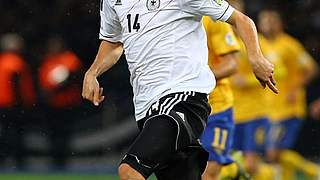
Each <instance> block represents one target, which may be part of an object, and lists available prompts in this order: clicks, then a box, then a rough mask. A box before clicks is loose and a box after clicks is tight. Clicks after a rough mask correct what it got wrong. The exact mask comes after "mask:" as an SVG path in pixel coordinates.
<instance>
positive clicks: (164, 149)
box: [121, 91, 211, 180]
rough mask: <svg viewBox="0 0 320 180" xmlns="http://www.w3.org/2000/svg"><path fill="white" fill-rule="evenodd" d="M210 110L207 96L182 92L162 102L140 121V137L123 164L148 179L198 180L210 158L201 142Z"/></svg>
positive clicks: (154, 105) (153, 106)
mask: <svg viewBox="0 0 320 180" xmlns="http://www.w3.org/2000/svg"><path fill="white" fill-rule="evenodd" d="M210 110H211V109H210V106H209V105H208V99H207V95H206V94H202V93H197V92H191V91H189V92H179V93H173V94H169V95H167V96H164V97H162V98H160V100H159V101H157V102H155V103H154V104H153V105H152V106H151V107H150V109H149V110H148V111H147V115H146V117H145V118H143V119H142V120H139V121H138V126H139V129H140V134H139V135H138V137H137V138H136V140H135V141H134V142H133V144H132V145H131V147H130V149H129V151H128V153H127V154H126V155H125V156H124V158H123V159H122V162H121V163H126V164H128V165H130V166H131V167H132V168H134V169H135V170H137V171H138V172H139V173H140V174H141V175H143V176H144V177H145V178H148V177H149V176H150V175H151V174H152V173H155V175H156V176H157V179H158V180H197V179H199V180H200V179H201V174H202V172H203V171H204V169H205V167H206V162H207V158H208V154H207V152H206V151H204V150H203V149H202V148H201V146H200V144H199V138H200V136H201V134H202V132H203V130H204V128H205V125H206V122H207V118H208V115H209V113H210Z"/></svg>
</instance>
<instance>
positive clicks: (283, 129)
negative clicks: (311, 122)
mask: <svg viewBox="0 0 320 180" xmlns="http://www.w3.org/2000/svg"><path fill="white" fill-rule="evenodd" d="M279 126H280V133H279V137H278V138H277V147H278V148H280V149H290V148H292V147H293V146H294V145H295V142H296V139H297V136H298V135H299V132H300V129H301V126H302V120H301V119H298V118H290V119H288V120H285V121H282V122H280V125H279Z"/></svg>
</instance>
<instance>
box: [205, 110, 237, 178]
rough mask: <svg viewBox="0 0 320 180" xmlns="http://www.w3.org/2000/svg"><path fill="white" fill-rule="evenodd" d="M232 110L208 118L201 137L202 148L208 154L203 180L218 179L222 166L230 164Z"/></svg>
mask: <svg viewBox="0 0 320 180" xmlns="http://www.w3.org/2000/svg"><path fill="white" fill-rule="evenodd" d="M232 117H233V114H232V109H228V110H226V111H224V112H221V113H217V114H213V115H211V116H209V118H208V123H207V126H206V129H205V131H204V132H203V134H202V137H201V145H202V147H203V148H204V149H205V150H206V151H208V152H209V158H208V165H207V168H206V170H205V173H204V174H203V179H204V180H214V179H218V178H219V174H220V170H221V168H222V166H223V165H227V164H231V163H232V162H233V160H232V159H231V157H230V150H231V146H232V139H233V131H234V124H233V118H232Z"/></svg>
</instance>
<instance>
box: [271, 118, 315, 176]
mask: <svg viewBox="0 0 320 180" xmlns="http://www.w3.org/2000/svg"><path fill="white" fill-rule="evenodd" d="M301 125H302V120H300V119H298V118H291V119H288V120H286V121H283V122H281V123H280V134H279V137H278V141H277V149H276V151H275V155H274V156H275V157H276V158H275V159H276V160H278V162H279V163H280V165H281V168H282V172H283V173H285V174H287V175H286V176H284V174H283V176H284V177H286V178H287V179H289V178H293V177H292V176H289V175H288V174H294V173H289V172H294V171H295V170H299V171H301V172H303V173H305V174H306V175H307V176H310V177H316V176H318V170H319V166H318V165H316V164H315V163H313V162H311V161H308V160H306V159H305V158H303V157H302V156H301V155H300V154H299V153H298V152H296V151H293V150H291V149H292V148H293V146H294V145H295V142H296V138H297V136H298V134H299V132H300V129H301Z"/></svg>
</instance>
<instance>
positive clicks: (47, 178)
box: [0, 173, 155, 180]
mask: <svg viewBox="0 0 320 180" xmlns="http://www.w3.org/2000/svg"><path fill="white" fill-rule="evenodd" d="M0 180H118V178H117V176H108V175H74V174H69V175H68V174H63V175H54V174H52V175H51V174H47V175H46V174H40V175H36V174H7V173H6V174H0ZM150 180H155V178H150Z"/></svg>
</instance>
